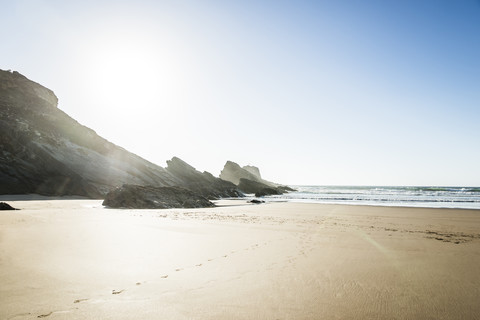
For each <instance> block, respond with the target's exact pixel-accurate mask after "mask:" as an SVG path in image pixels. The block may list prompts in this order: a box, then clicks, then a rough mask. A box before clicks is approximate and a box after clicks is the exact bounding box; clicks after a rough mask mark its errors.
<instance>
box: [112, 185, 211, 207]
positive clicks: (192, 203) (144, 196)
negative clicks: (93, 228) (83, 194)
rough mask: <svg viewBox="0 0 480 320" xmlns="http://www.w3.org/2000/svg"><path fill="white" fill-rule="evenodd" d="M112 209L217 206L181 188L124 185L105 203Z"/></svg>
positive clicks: (113, 191)
mask: <svg viewBox="0 0 480 320" xmlns="http://www.w3.org/2000/svg"><path fill="white" fill-rule="evenodd" d="M103 205H104V206H107V207H110V208H125V209H170V208H208V207H214V206H215V205H214V204H213V203H212V202H210V201H209V200H208V199H206V198H205V197H202V196H200V195H198V194H196V193H194V192H192V191H190V190H186V189H183V188H179V187H145V186H135V185H123V186H122V187H119V188H116V189H114V190H112V191H110V192H109V193H108V194H107V195H106V196H105V200H104V201H103Z"/></svg>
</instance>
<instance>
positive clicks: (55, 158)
mask: <svg viewBox="0 0 480 320" xmlns="http://www.w3.org/2000/svg"><path fill="white" fill-rule="evenodd" d="M57 102H58V100H57V97H56V96H55V94H54V93H53V92H52V91H51V90H49V89H47V88H45V87H43V86H41V85H40V84H38V83H35V82H33V81H31V80H29V79H27V78H26V77H24V76H23V75H21V74H19V73H18V72H10V71H3V70H0V194H27V193H37V194H42V195H79V196H85V197H90V198H103V196H104V195H105V194H106V193H107V192H109V191H110V190H112V189H114V188H115V187H119V186H121V185H123V184H134V185H143V186H147V185H148V186H154V187H164V186H184V187H187V186H191V187H192V188H198V189H201V188H202V183H208V186H213V190H212V192H211V193H210V194H208V195H209V196H213V195H220V196H223V195H225V193H224V192H223V191H224V190H223V189H222V188H224V187H225V189H226V190H230V189H231V188H232V187H233V188H235V186H232V185H231V184H230V185H225V184H223V182H222V181H221V180H220V179H218V178H213V176H211V175H209V174H207V173H199V172H195V169H193V168H191V167H189V166H188V165H185V164H184V163H183V162H180V161H181V160H180V161H178V160H179V159H178V160H176V159H172V161H173V162H172V165H171V168H170V169H169V170H165V169H164V168H162V167H160V166H157V165H155V164H153V163H151V162H148V161H146V160H145V159H142V158H140V157H138V156H136V155H135V154H133V153H130V152H128V151H126V150H125V149H123V148H121V147H119V146H117V145H115V144H113V143H111V142H109V141H107V140H105V139H103V138H102V137H100V136H98V135H97V134H96V133H95V131H93V130H91V129H89V128H87V127H85V126H83V125H81V124H79V123H78V122H77V121H75V120H74V119H72V118H71V117H69V116H68V115H67V114H65V113H64V112H63V111H61V110H59V109H58V108H57ZM180 163H181V165H179V164H180ZM192 169H193V170H192ZM182 170H185V172H183V171H182ZM197 173H198V174H197ZM190 179H191V180H190ZM204 187H206V186H204ZM204 192H205V193H208V192H207V191H206V190H204Z"/></svg>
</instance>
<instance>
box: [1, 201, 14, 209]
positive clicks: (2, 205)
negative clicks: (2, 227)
mask: <svg viewBox="0 0 480 320" xmlns="http://www.w3.org/2000/svg"><path fill="white" fill-rule="evenodd" d="M0 210H18V209H15V208H14V207H12V206H11V205H9V204H8V203H6V202H0Z"/></svg>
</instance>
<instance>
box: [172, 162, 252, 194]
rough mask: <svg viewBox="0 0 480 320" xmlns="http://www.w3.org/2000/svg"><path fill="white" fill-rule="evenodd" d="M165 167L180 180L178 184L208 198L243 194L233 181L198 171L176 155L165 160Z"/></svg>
mask: <svg viewBox="0 0 480 320" xmlns="http://www.w3.org/2000/svg"><path fill="white" fill-rule="evenodd" d="M166 169H167V171H168V172H169V173H171V174H172V175H173V176H175V177H176V178H178V179H179V180H180V182H179V184H178V185H179V186H181V187H184V188H187V189H189V190H192V191H195V192H196V193H198V194H200V195H202V196H204V197H207V198H208V199H217V198H221V197H239V196H243V194H242V193H240V192H239V191H238V190H237V187H236V186H235V185H234V184H233V183H231V182H229V181H225V180H222V179H219V178H216V177H214V176H213V175H212V174H211V173H209V172H200V171H198V170H196V169H195V168H194V167H192V166H191V165H189V164H188V163H186V162H185V161H183V160H181V159H179V158H177V157H173V158H172V160H169V161H167V168H166Z"/></svg>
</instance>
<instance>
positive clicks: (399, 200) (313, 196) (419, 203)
mask: <svg viewBox="0 0 480 320" xmlns="http://www.w3.org/2000/svg"><path fill="white" fill-rule="evenodd" d="M292 187H293V188H295V189H296V190H297V191H295V192H290V193H286V194H283V195H279V196H269V197H268V199H269V200H270V201H293V202H317V203H335V204H353V205H381V206H406V207H427V208H464V209H480V188H472V187H378V186H373V187H369V186H292Z"/></svg>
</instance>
